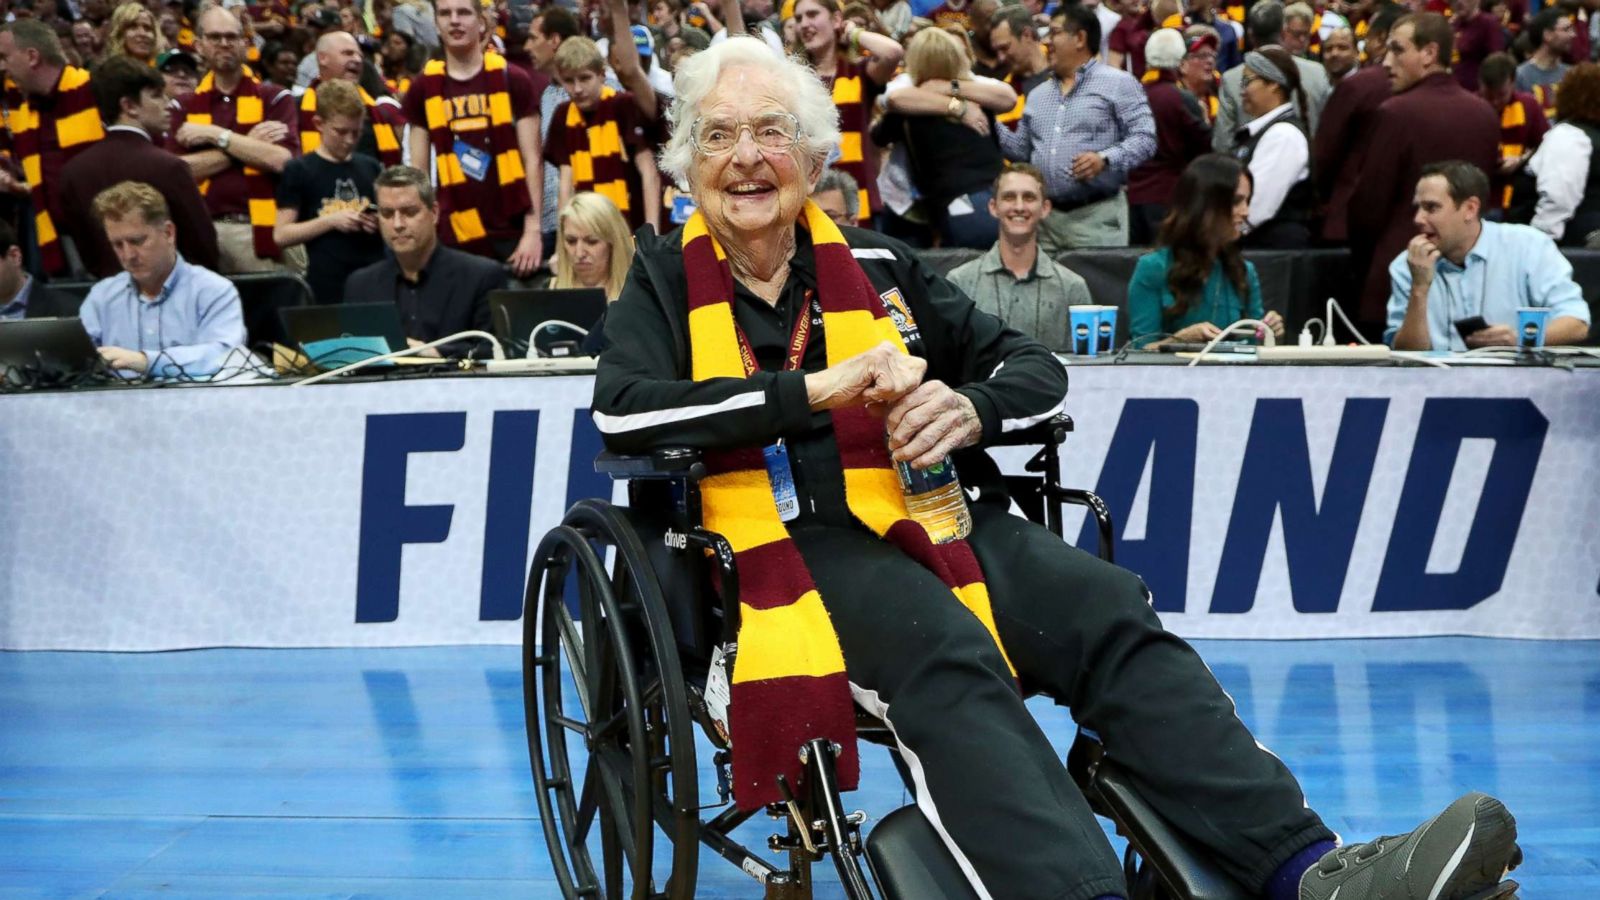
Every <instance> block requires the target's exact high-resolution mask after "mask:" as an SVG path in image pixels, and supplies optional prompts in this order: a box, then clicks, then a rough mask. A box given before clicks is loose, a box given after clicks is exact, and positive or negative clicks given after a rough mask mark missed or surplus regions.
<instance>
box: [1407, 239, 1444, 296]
mask: <svg viewBox="0 0 1600 900" xmlns="http://www.w3.org/2000/svg"><path fill="white" fill-rule="evenodd" d="M1438 264H1439V248H1438V247H1435V246H1434V245H1433V241H1430V240H1428V237H1427V235H1422V234H1419V235H1417V236H1416V237H1414V238H1412V239H1411V243H1410V244H1408V245H1407V246H1406V267H1407V268H1409V269H1410V270H1411V284H1412V286H1413V287H1418V288H1425V287H1427V286H1428V285H1430V284H1433V273H1434V269H1435V267H1436V266H1437V265H1438Z"/></svg>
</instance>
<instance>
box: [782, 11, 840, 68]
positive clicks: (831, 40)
mask: <svg viewBox="0 0 1600 900" xmlns="http://www.w3.org/2000/svg"><path fill="white" fill-rule="evenodd" d="M794 18H795V25H796V28H797V30H798V32H799V35H800V43H801V44H802V45H804V46H805V48H806V53H808V54H810V56H811V58H812V59H817V58H819V57H821V56H822V55H823V54H824V53H826V52H827V51H828V48H830V47H833V46H835V45H836V44H838V43H839V30H840V29H842V28H843V27H844V19H843V18H842V17H841V16H840V15H839V14H838V13H836V12H830V11H828V9H827V7H824V6H823V5H822V4H821V3H818V2H817V0H800V2H799V3H796V4H795V7H794Z"/></svg>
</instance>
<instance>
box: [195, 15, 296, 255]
mask: <svg viewBox="0 0 1600 900" xmlns="http://www.w3.org/2000/svg"><path fill="white" fill-rule="evenodd" d="M199 24H200V38H199V40H198V42H197V46H198V48H199V50H200V54H201V56H202V57H203V58H204V59H205V62H206V64H207V65H208V66H210V68H211V71H210V72H209V73H207V74H206V77H205V78H202V79H201V80H200V84H199V85H198V86H197V87H196V88H195V91H194V93H192V94H189V95H187V96H185V97H182V98H180V99H179V100H178V101H177V102H176V103H175V104H174V108H173V113H172V129H171V132H170V133H169V135H168V137H167V148H168V149H169V150H171V151H172V152H174V153H177V154H180V155H181V156H182V157H183V161H184V162H186V163H188V164H189V171H190V172H191V173H193V175H194V179H195V181H197V182H199V183H200V192H201V193H202V194H204V195H205V198H206V208H207V209H208V210H210V212H211V217H212V219H213V220H215V222H216V227H217V247H218V250H219V251H220V254H221V259H220V261H219V263H218V271H220V272H221V273H223V274H225V275H232V274H236V273H241V272H272V271H278V270H282V269H284V268H289V269H292V270H294V271H297V272H300V271H305V252H304V251H303V250H301V249H299V248H291V249H290V250H288V251H283V250H280V249H279V248H278V244H277V242H276V241H274V240H273V239H272V228H273V225H274V224H275V221H276V219H277V215H278V208H277V205H276V203H274V202H273V195H274V193H275V191H276V189H277V181H278V175H279V173H281V172H282V171H283V167H284V166H286V165H288V164H289V160H290V159H292V158H293V157H294V148H295V146H296V142H297V137H298V136H297V134H296V131H297V129H296V122H295V112H294V97H293V96H291V95H290V93H289V92H288V91H287V90H285V89H283V88H281V87H277V86H275V85H269V84H263V83H262V82H261V81H259V80H257V79H256V78H255V76H254V75H253V74H251V73H250V71H249V70H248V69H246V68H245V67H244V53H245V46H246V44H245V41H246V37H245V31H244V26H243V25H242V24H241V23H240V22H239V18H238V17H237V16H235V15H234V14H233V13H232V12H231V11H229V10H226V9H223V8H221V7H217V6H213V7H210V8H209V9H207V10H206V11H205V12H203V13H201V14H200V23H199Z"/></svg>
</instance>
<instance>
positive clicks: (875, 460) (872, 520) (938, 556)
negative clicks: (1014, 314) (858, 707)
mask: <svg viewBox="0 0 1600 900" xmlns="http://www.w3.org/2000/svg"><path fill="white" fill-rule="evenodd" d="M800 224H801V226H802V227H805V228H807V229H808V230H809V231H810V232H811V239H812V244H813V246H814V248H815V252H816V263H817V299H818V302H819V303H820V304H821V307H822V323H823V324H822V327H823V332H824V334H825V335H826V336H827V353H828V365H830V366H832V365H837V364H838V363H840V362H843V361H844V360H846V359H849V358H850V357H852V356H855V355H857V354H859V353H862V352H864V351H866V350H869V349H871V348H872V347H875V346H877V345H878V344H879V343H881V342H883V341H889V342H890V343H892V344H894V346H895V347H897V348H898V349H899V350H900V352H901V353H904V352H905V343H904V342H903V341H902V340H901V338H900V333H899V331H898V330H896V328H895V326H894V322H893V320H891V319H890V318H889V315H888V313H887V312H886V311H885V309H884V306H883V301H882V300H881V299H879V297H878V294H877V292H875V291H874V290H873V288H872V283H871V282H870V281H868V280H867V276H866V273H864V272H862V271H861V267H860V266H859V265H858V264H857V263H856V261H855V258H854V257H853V256H852V255H851V253H850V247H849V245H848V244H846V243H845V241H844V237H843V235H841V234H840V232H839V229H838V227H837V226H835V225H834V224H833V222H832V221H830V220H829V219H828V217H827V216H826V215H825V214H824V213H823V212H822V210H821V209H820V208H819V207H817V205H816V204H814V203H812V202H810V201H807V202H806V209H805V213H804V215H802V216H801V223H800ZM683 262H684V271H685V274H686V277H687V281H688V288H689V292H688V293H689V344H690V356H691V362H692V365H693V376H694V380H696V381H705V380H708V379H712V378H747V377H749V376H750V374H751V373H752V372H753V371H754V370H755V367H756V366H755V360H754V359H753V358H752V357H751V356H750V355H749V354H748V352H747V347H746V345H745V344H744V342H743V341H742V339H741V335H740V334H739V332H738V329H737V326H736V325H735V324H734V317H733V273H732V270H731V269H730V268H729V267H728V261H727V257H726V255H725V254H724V252H723V249H722V247H721V246H720V245H719V244H718V243H717V241H716V239H715V238H713V237H712V236H711V234H710V232H708V231H707V230H706V224H705V220H704V219H703V218H702V217H701V216H700V214H699V213H696V214H695V215H694V216H693V217H692V218H691V219H690V220H689V222H688V224H686V225H685V226H684V228H683ZM809 314H810V313H809V311H801V313H800V315H809ZM832 417H833V429H834V437H835V439H836V440H837V442H838V446H839V460H840V463H841V464H842V465H843V467H844V483H845V500H846V502H847V503H848V504H849V506H850V512H851V513H852V514H853V515H854V516H855V517H856V518H857V519H859V520H860V521H861V522H862V523H863V524H865V525H866V526H867V527H868V528H870V529H872V530H873V531H874V532H876V533H877V534H878V535H879V536H880V537H883V538H885V539H887V540H889V541H891V542H893V543H894V544H895V546H896V547H898V548H899V549H900V550H901V551H902V552H904V553H905V554H906V555H907V556H909V557H911V558H912V559H914V560H916V561H917V562H918V563H921V564H922V565H923V566H924V567H926V568H927V569H929V570H930V571H932V572H933V573H935V574H936V575H938V576H939V578H940V580H942V581H943V582H944V583H945V584H946V585H948V586H949V587H950V590H951V591H952V592H953V593H954V594H955V596H956V598H957V599H959V600H960V602H961V603H962V604H963V605H965V606H966V608H967V609H968V610H970V611H971V612H972V614H973V615H975V616H977V617H978V619H979V620H980V621H982V622H983V624H984V627H986V628H987V629H988V630H989V633H990V634H991V635H994V636H995V643H996V644H999V640H1000V639H999V636H998V634H997V633H996V631H995V625H994V617H993V615H992V613H991V611H990V608H989V593H988V589H987V588H986V587H985V586H984V582H983V572H982V570H981V569H979V567H978V561H977V558H976V557H974V556H973V554H972V549H971V548H970V547H968V546H967V543H966V541H953V542H951V543H947V544H934V543H933V542H932V541H930V540H929V539H928V535H927V532H925V531H924V530H923V529H922V526H920V525H918V524H917V523H916V521H915V520H913V519H911V518H909V517H908V516H907V515H906V505H905V499H904V497H903V496H902V494H901V492H900V479H899V476H898V475H897V474H896V473H895V470H894V468H893V464H892V461H891V459H890V457H889V450H888V446H887V444H886V441H885V435H884V426H883V420H882V419H880V418H877V417H875V416H873V415H872V414H871V413H869V412H867V410H866V409H865V408H864V407H860V406H856V407H849V408H845V409H836V410H833V411H832ZM706 465H707V469H708V471H709V472H710V474H709V475H708V476H707V478H706V479H705V480H704V481H702V482H701V483H700V490H701V497H702V499H703V502H704V510H705V526H706V528H708V529H710V530H711V531H714V532H717V533H718V534H721V535H722V536H723V537H725V538H727V539H728V542H729V543H730V544H732V546H733V551H734V562H735V564H736V565H737V567H738V571H739V614H740V623H739V636H738V641H739V653H738V657H737V658H736V660H735V662H734V668H733V677H732V679H731V680H732V692H733V696H732V698H731V701H730V703H729V730H730V732H731V737H732V743H733V778H734V798H735V800H736V801H737V802H738V805H739V807H740V808H741V809H755V808H758V807H760V806H763V805H765V804H768V803H773V802H776V801H778V800H779V799H780V795H779V792H778V787H777V776H778V775H780V774H781V775H786V776H787V777H788V778H789V779H790V781H791V783H796V784H797V783H798V782H799V780H800V776H801V772H802V766H801V765H800V761H799V758H798V751H799V748H800V747H801V745H802V744H804V743H805V742H806V741H808V740H811V739H812V738H818V737H821V738H827V739H829V740H832V741H834V742H835V743H837V744H839V746H840V747H842V748H843V751H842V752H841V754H840V756H839V781H840V786H841V788H843V789H846V790H848V789H851V788H853V787H855V785H856V781H857V777H858V775H859V772H860V763H859V757H858V756H857V754H856V738H855V712H854V707H853V706H852V703H851V698H850V685H849V681H848V679H847V677H846V675H845V663H844V656H843V653H842V652H841V651H840V649H839V638H838V635H837V634H836V633H835V632H834V630H833V623H832V621H831V620H830V619H829V618H828V613H827V610H826V609H824V608H823V605H822V599H821V597H820V596H819V595H818V593H817V587H816V584H815V583H814V582H813V580H812V578H811V573H810V572H809V571H808V570H807V569H806V564H805V562H804V560H803V559H802V558H801V556H800V552H799V550H798V549H797V548H796V547H795V544H794V541H793V540H791V539H790V537H789V531H788V529H787V528H786V527H785V525H784V523H783V522H782V521H781V520H780V519H779V517H778V508H777V503H776V502H775V500H774V499H773V495H772V485H771V482H770V480H769V478H768V477H767V470H766V464H765V462H764V460H763V456H762V448H760V447H740V448H735V449H732V450H720V451H712V452H708V453H707V454H706ZM928 602H929V603H943V602H946V601H945V600H944V599H943V598H940V597H929V598H928ZM908 652H917V651H915V650H911V651H908ZM1002 652H1004V651H1002ZM1007 664H1008V665H1009V660H1008V661H1007Z"/></svg>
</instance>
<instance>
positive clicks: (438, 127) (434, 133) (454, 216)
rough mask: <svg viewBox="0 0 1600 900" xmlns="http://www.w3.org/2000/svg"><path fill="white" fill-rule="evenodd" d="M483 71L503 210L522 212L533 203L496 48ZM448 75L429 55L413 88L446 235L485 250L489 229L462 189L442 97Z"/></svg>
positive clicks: (464, 178) (463, 175) (475, 250)
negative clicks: (434, 166) (419, 94)
mask: <svg viewBox="0 0 1600 900" xmlns="http://www.w3.org/2000/svg"><path fill="white" fill-rule="evenodd" d="M483 71H484V72H485V73H487V74H488V78H489V92H488V106H489V108H488V109H487V110H486V112H487V113H488V116H489V146H490V147H491V148H492V153H493V155H494V174H493V175H492V176H490V177H492V178H494V179H495V181H496V183H497V184H499V185H500V187H501V188H504V189H506V190H505V193H504V194H503V195H502V199H501V203H502V204H504V209H505V212H506V214H507V215H512V216H515V215H520V214H522V213H526V212H527V211H528V210H529V209H530V208H532V205H533V202H532V201H531V200H530V199H529V198H528V191H527V189H526V188H525V187H523V185H522V182H523V180H524V179H526V178H527V177H528V176H527V172H526V171H525V170H524V169H523V168H522V151H521V149H520V148H519V147H518V145H517V129H516V123H515V121H514V120H513V119H512V117H511V79H510V78H509V76H507V75H506V58H505V57H504V56H501V55H500V54H498V53H485V54H484V55H483ZM449 77H450V75H449V73H448V72H447V71H446V69H445V61H444V60H442V59H435V60H430V61H429V62H428V64H427V65H426V66H424V67H423V69H422V74H421V75H419V76H417V87H418V88H420V89H421V90H422V96H423V97H424V98H425V99H424V101H423V109H424V110H425V113H426V119H427V121H426V122H425V123H424V125H425V126H426V127H427V129H428V140H429V142H430V143H432V144H433V153H434V158H435V159H437V160H438V166H439V196H440V199H441V200H443V201H444V202H443V207H444V210H445V212H446V213H448V221H449V223H450V234H451V235H452V236H453V237H454V238H455V241H454V243H455V246H457V247H459V248H460V249H462V250H466V251H468V252H471V253H480V254H482V253H489V252H492V249H493V248H492V247H491V246H490V244H489V233H488V231H487V230H485V228H484V227H483V218H482V217H481V216H480V215H479V214H478V209H477V207H476V206H474V205H472V199H471V198H470V197H468V196H466V193H465V192H464V191H463V190H462V188H463V187H464V186H465V185H466V183H467V175H466V173H465V172H463V171H462V169H461V160H460V159H458V158H457V157H456V151H455V146H456V135H455V131H454V130H452V129H451V127H450V101H449V100H447V99H445V96H444V90H445V79H447V78H449Z"/></svg>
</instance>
